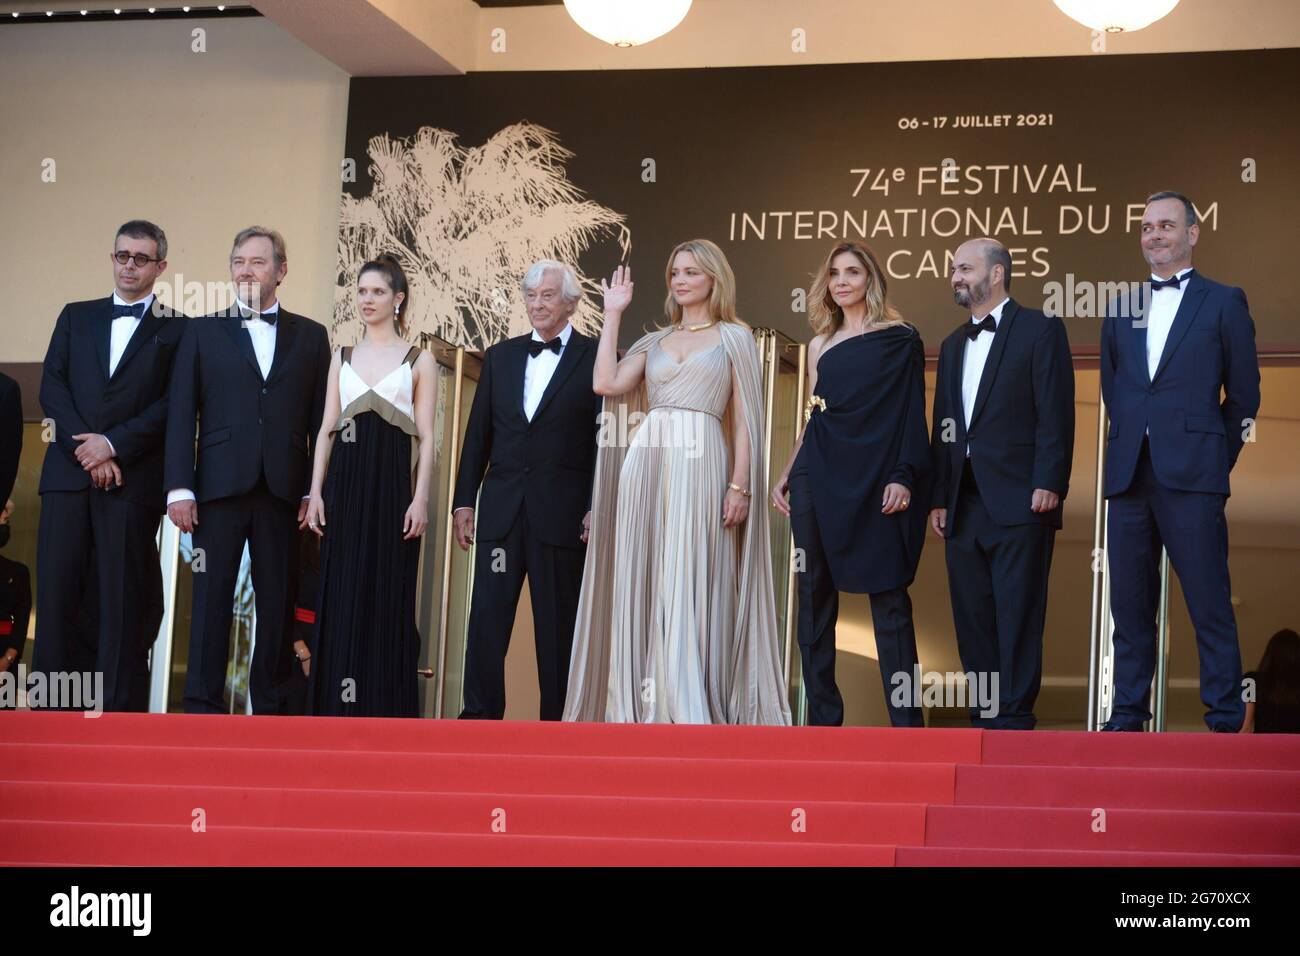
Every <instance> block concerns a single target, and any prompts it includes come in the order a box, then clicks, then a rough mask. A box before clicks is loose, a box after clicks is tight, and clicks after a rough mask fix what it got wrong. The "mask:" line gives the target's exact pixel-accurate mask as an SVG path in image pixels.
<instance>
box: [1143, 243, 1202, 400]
mask: <svg viewBox="0 0 1300 956" xmlns="http://www.w3.org/2000/svg"><path fill="white" fill-rule="evenodd" d="M1191 271H1192V269H1191V267H1190V266H1188V267H1187V268H1186V269H1180V270H1179V271H1178V278H1179V279H1182V278H1183V277H1184V276H1185V275H1187V273H1189V272H1191ZM1151 280H1152V281H1153V282H1163V281H1164V280H1163V279H1161V278H1160V277H1159V276H1158V275H1155V274H1152V276H1151ZM1187 285H1188V283H1187V282H1186V281H1183V282H1180V283H1179V284H1178V286H1177V288H1175V287H1174V286H1166V287H1165V288H1163V289H1157V290H1156V291H1154V292H1152V293H1151V303H1150V304H1149V305H1148V306H1147V378H1152V379H1153V378H1155V377H1156V369H1157V368H1159V366H1160V356H1161V355H1163V354H1164V351H1165V342H1167V341H1168V340H1169V330H1170V329H1171V328H1173V325H1174V316H1176V315H1177V314H1178V306H1179V305H1181V304H1182V301H1183V293H1184V292H1186V291H1187Z"/></svg>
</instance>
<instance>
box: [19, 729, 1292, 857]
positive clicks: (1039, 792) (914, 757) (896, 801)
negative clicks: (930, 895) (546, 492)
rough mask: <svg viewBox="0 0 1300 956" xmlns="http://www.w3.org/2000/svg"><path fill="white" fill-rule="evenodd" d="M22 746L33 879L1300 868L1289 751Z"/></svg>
mask: <svg viewBox="0 0 1300 956" xmlns="http://www.w3.org/2000/svg"><path fill="white" fill-rule="evenodd" d="M0 732H2V733H0V736H2V737H3V739H2V740H0V827H2V828H3V829H4V831H5V834H6V839H5V840H4V841H3V842H2V845H0V863H4V864H10V865H33V864H34V865H127V866H130V865H190V864H192V865H217V866H221V865H264V864H282V865H294V866H313V865H340V864H360V865H484V864H497V865H502V864H504V865H526V864H537V865H575V864H576V865H634V866H645V865H850V866H891V865H898V866H990V865H994V866H996V865H1031V866H1041V865H1063V866H1123V865H1137V866H1168V865H1198V866H1204V865H1208V866H1238V865H1241V866H1250V865H1287V866H1295V865H1300V740H1298V739H1294V738H1287V737H1281V736H1278V737H1267V736H1262V737H1253V736H1243V737H1235V736H1227V735H1210V734H1203V735H1202V734H1161V735H1156V734H1122V735H1121V734H1105V735H1102V734H1081V733H1054V732H1039V733H1009V732H1002V733H999V732H986V731H976V730H890V729H876V728H871V729H865V728H837V729H828V728H756V727H661V726H631V727H629V726H609V725H603V724H559V725H556V724H541V723H535V722H509V723H505V722H492V721H466V722H459V721H432V720H419V721H415V720H412V721H397V720H393V721H388V720H338V719H324V718H301V717H299V718H275V717H256V718H248V717H194V716H182V715H155V714H106V715H104V716H102V717H99V718H93V719H88V718H85V717H82V716H81V715H78V714H52V713H31V712H26V711H20V712H17V713H7V714H3V715H0ZM1101 811H1104V814H1103V813H1102V812H1101ZM196 819H199V820H200V821H201V823H202V826H200V825H198V824H196V823H195V820H196Z"/></svg>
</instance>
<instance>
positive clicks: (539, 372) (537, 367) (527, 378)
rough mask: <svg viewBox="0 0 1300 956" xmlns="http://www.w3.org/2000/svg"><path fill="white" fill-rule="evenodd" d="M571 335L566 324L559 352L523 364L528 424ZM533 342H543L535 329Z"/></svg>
mask: <svg viewBox="0 0 1300 956" xmlns="http://www.w3.org/2000/svg"><path fill="white" fill-rule="evenodd" d="M572 334H573V326H572V325H570V324H568V323H567V322H566V323H565V325H564V328H562V329H561V330H560V334H559V335H557V336H556V338H558V339H559V340H560V351H559V352H558V353H556V352H550V351H545V350H544V351H542V352H541V353H539V354H538V355H537V356H536V357H534V356H532V355H530V356H528V360H527V362H526V363H525V364H524V415H525V416H526V417H527V418H528V420H529V421H530V422H531V421H532V420H533V416H534V415H536V414H537V406H538V405H540V404H541V403H542V395H543V394H545V392H546V386H547V385H549V384H550V383H551V376H552V375H554V374H555V370H556V368H557V367H559V364H560V359H561V358H562V357H563V356H564V350H565V349H566V348H567V347H568V345H569V336H570V335H572ZM533 341H534V342H542V341H545V340H544V339H543V338H542V337H541V336H540V335H538V334H537V330H536V329H533ZM473 510H474V509H473V508H471V507H469V506H468V505H462V506H461V507H459V508H457V509H455V511H453V512H452V514H455V513H456V512H457V511H473Z"/></svg>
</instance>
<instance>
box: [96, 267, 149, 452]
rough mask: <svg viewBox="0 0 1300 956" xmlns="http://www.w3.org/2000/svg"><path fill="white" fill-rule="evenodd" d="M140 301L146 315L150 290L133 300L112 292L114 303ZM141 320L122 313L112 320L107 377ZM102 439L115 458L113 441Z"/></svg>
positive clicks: (105, 437)
mask: <svg viewBox="0 0 1300 956" xmlns="http://www.w3.org/2000/svg"><path fill="white" fill-rule="evenodd" d="M142 301H143V302H144V314H145V315H148V314H149V310H150V309H151V308H153V293H152V292H150V293H149V294H148V295H147V296H145V297H144V299H142V300H139V299H138V300H136V301H135V302H127V301H126V299H124V298H122V297H121V296H120V295H118V294H117V292H116V291H114V292H113V304H114V305H139V304H140V302H142ZM143 321H144V316H141V317H140V318H138V319H137V318H136V317H135V316H133V315H123V316H119V317H118V318H116V319H114V320H113V328H112V330H111V332H110V334H109V339H108V377H109V378H112V377H113V373H114V372H116V371H117V366H118V363H119V362H121V361H122V353H123V352H125V351H126V346H127V343H128V342H130V341H131V336H133V335H135V330H136V329H138V328H140V323H141V322H143ZM104 441H107V442H108V450H109V451H111V452H112V453H113V457H114V458H116V457H117V449H116V448H114V447H113V443H112V442H111V441H108V436H107V435H105V436H104Z"/></svg>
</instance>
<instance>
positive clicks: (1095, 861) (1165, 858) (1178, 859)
mask: <svg viewBox="0 0 1300 956" xmlns="http://www.w3.org/2000/svg"><path fill="white" fill-rule="evenodd" d="M894 865H895V866H963V867H977V866H1069V867H1076V866H1106V867H1111V866H1142V867H1153V866H1199V867H1225V866H1300V856H1280V855H1277V854H1270V853H1258V854H1237V853H1157V852H1151V851H1140V852H1124V851H1118V850H1117V851H1103V852H1097V853H1089V852H1085V851H1082V850H997V849H987V848H956V847H929V846H907V847H904V846H900V847H899V848H898V852H897V853H896V854H895V864H894ZM1117 915H1119V914H1117Z"/></svg>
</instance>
